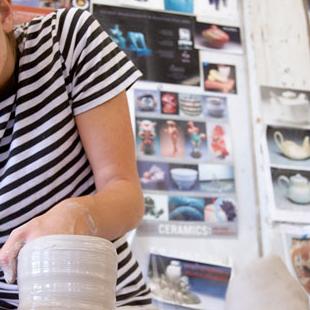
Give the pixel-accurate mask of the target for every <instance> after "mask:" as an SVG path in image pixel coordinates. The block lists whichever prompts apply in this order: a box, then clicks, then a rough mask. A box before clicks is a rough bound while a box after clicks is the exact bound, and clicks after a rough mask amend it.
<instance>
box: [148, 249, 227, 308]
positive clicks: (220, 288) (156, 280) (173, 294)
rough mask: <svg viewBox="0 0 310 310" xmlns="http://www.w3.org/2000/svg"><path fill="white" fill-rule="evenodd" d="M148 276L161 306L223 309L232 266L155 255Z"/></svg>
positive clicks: (156, 299)
mask: <svg viewBox="0 0 310 310" xmlns="http://www.w3.org/2000/svg"><path fill="white" fill-rule="evenodd" d="M148 276H149V283H150V288H151V292H152V295H153V300H154V303H155V305H156V307H158V309H162V310H177V309H180V310H181V309H200V310H206V309H208V310H221V309H224V300H225V294H226V290H227V286H228V283H229V279H230V276H231V268H230V267H228V266H222V265H216V264H207V263H198V262H194V261H188V260H183V259H179V258H175V257H168V256H162V255H156V254H151V255H150V260H149V269H148Z"/></svg>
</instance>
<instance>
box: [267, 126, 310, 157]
mask: <svg viewBox="0 0 310 310" xmlns="http://www.w3.org/2000/svg"><path fill="white" fill-rule="evenodd" d="M273 137H274V141H275V143H276V145H277V146H278V148H279V150H280V151H281V153H282V154H283V155H285V156H286V157H288V158H290V159H295V160H304V159H307V158H309V157H310V143H309V136H306V137H305V138H304V140H303V142H302V145H299V144H297V143H296V142H294V141H291V140H284V137H283V135H282V133H281V132H280V131H276V132H275V133H274V135H273Z"/></svg>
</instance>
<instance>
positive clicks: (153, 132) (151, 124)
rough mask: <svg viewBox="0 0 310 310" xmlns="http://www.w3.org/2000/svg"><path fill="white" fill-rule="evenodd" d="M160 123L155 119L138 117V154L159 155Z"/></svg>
mask: <svg viewBox="0 0 310 310" xmlns="http://www.w3.org/2000/svg"><path fill="white" fill-rule="evenodd" d="M157 126H158V123H157V121H156V119H155V120H153V119H142V118H137V119H136V139H137V141H136V145H137V151H138V152H137V153H138V155H159V148H160V146H159V134H158V129H157Z"/></svg>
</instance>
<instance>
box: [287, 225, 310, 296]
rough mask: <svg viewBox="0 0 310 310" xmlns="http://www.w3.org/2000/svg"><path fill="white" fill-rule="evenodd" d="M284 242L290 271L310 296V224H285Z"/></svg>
mask: <svg viewBox="0 0 310 310" xmlns="http://www.w3.org/2000/svg"><path fill="white" fill-rule="evenodd" d="M282 242H283V248H284V253H285V262H286V264H287V266H288V268H289V270H290V272H291V273H292V275H293V276H294V277H295V278H296V279H297V280H298V281H299V283H300V285H301V287H302V288H303V289H304V290H305V293H306V294H308V296H309V297H310V272H309V270H310V265H309V262H310V226H302V225H300V226H296V225H285V226H284V227H283V228H282Z"/></svg>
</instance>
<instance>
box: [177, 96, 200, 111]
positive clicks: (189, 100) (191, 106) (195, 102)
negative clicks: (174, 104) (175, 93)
mask: <svg viewBox="0 0 310 310" xmlns="http://www.w3.org/2000/svg"><path fill="white" fill-rule="evenodd" d="M179 104H180V109H181V111H182V112H183V113H184V114H186V115H188V116H199V115H200V114H201V113H202V103H201V96H195V95H188V94H180V95H179Z"/></svg>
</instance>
